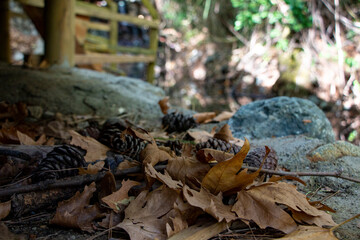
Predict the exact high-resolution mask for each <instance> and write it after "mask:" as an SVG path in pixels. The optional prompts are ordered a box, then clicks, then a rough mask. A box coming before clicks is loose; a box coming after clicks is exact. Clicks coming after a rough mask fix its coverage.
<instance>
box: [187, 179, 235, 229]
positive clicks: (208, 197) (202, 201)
mask: <svg viewBox="0 0 360 240" xmlns="http://www.w3.org/2000/svg"><path fill="white" fill-rule="evenodd" d="M183 195H184V198H185V199H186V200H187V202H188V203H189V204H190V205H191V206H194V207H199V208H201V209H202V210H204V211H205V212H207V213H208V214H210V215H211V216H213V217H214V218H215V219H217V220H218V221H219V222H221V221H223V220H225V221H226V222H230V221H232V220H235V219H236V218H237V217H236V215H235V213H233V212H232V211H231V206H230V205H225V204H224V203H223V202H222V199H223V197H222V193H218V194H217V195H216V196H215V195H213V194H211V193H210V192H209V191H208V190H206V189H204V188H201V189H200V192H198V191H196V190H193V189H191V188H189V187H188V186H186V185H185V186H184V188H183Z"/></svg>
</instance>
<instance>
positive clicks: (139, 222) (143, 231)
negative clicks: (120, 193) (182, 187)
mask: <svg viewBox="0 0 360 240" xmlns="http://www.w3.org/2000/svg"><path fill="white" fill-rule="evenodd" d="M177 201H181V200H180V196H179V193H178V192H177V191H174V190H172V189H170V188H167V187H165V186H163V187H160V188H158V189H156V190H154V191H152V192H150V193H149V192H148V191H142V192H141V193H140V194H139V195H138V196H137V197H136V198H135V199H134V200H133V201H131V203H130V204H129V206H128V207H127V208H126V209H125V218H124V221H122V222H121V223H120V224H118V225H117V227H119V228H122V229H124V230H125V231H126V232H127V233H128V234H129V235H130V238H131V239H143V240H148V239H149V240H150V239H151V240H152V239H159V240H162V239H167V233H166V223H168V222H169V220H170V218H171V217H175V210H174V203H175V202H177Z"/></svg>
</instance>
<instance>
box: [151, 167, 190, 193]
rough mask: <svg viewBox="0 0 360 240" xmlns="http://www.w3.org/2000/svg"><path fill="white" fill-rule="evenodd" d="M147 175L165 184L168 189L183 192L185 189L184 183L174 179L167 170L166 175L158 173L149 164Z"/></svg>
mask: <svg viewBox="0 0 360 240" xmlns="http://www.w3.org/2000/svg"><path fill="white" fill-rule="evenodd" d="M145 173H146V174H147V175H148V176H150V177H152V178H154V179H157V180H159V181H160V182H162V183H164V184H165V185H166V186H167V187H168V188H171V189H173V190H181V189H182V188H183V184H182V182H180V181H177V180H174V179H172V178H171V176H170V175H169V173H168V172H167V171H166V170H165V172H164V174H162V173H160V172H158V171H156V169H155V168H154V167H153V166H151V165H150V164H149V163H148V164H147V165H146V167H145Z"/></svg>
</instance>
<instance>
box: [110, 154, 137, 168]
mask: <svg viewBox="0 0 360 240" xmlns="http://www.w3.org/2000/svg"><path fill="white" fill-rule="evenodd" d="M106 155H107V157H106V159H105V165H104V168H107V169H108V168H110V170H115V169H117V167H118V166H119V164H120V163H122V162H123V161H125V160H129V161H133V159H132V158H130V157H128V156H126V155H122V154H120V153H116V152H112V151H109V152H107V153H106Z"/></svg>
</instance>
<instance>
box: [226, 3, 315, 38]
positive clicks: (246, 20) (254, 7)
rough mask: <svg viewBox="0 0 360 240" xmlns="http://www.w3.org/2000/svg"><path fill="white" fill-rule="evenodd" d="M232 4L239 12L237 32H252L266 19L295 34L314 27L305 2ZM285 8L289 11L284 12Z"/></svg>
mask: <svg viewBox="0 0 360 240" xmlns="http://www.w3.org/2000/svg"><path fill="white" fill-rule="evenodd" d="M231 3H232V5H233V7H234V8H235V9H237V10H238V13H237V16H236V20H235V23H234V27H235V30H237V31H252V30H253V28H254V27H255V26H257V25H260V24H262V23H263V22H264V20H266V19H267V20H268V23H269V24H275V23H280V24H281V25H284V26H287V27H289V28H290V30H292V31H293V32H299V31H301V30H302V29H305V28H309V27H311V25H312V18H311V15H310V13H309V9H308V8H307V5H306V3H305V2H304V1H303V0H284V1H272V0H231ZM284 7H286V8H288V9H289V10H288V11H286V10H284Z"/></svg>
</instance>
